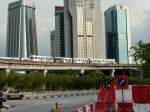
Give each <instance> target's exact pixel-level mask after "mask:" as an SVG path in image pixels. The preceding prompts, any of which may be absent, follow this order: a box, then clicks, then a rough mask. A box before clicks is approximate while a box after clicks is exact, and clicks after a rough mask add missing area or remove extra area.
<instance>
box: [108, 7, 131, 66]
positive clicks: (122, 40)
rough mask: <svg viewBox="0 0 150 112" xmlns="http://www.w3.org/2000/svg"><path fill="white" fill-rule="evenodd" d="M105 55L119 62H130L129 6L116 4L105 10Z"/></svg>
mask: <svg viewBox="0 0 150 112" xmlns="http://www.w3.org/2000/svg"><path fill="white" fill-rule="evenodd" d="M105 28H106V30H105V31H106V52H107V54H106V56H107V58H109V59H116V61H117V62H118V63H120V64H128V63H132V60H131V57H130V54H129V51H130V47H131V31H130V15H129V7H128V6H122V5H116V6H113V7H111V8H109V9H108V10H106V11H105Z"/></svg>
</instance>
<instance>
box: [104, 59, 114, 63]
mask: <svg viewBox="0 0 150 112" xmlns="http://www.w3.org/2000/svg"><path fill="white" fill-rule="evenodd" d="M104 62H105V64H116V60H115V59H104Z"/></svg>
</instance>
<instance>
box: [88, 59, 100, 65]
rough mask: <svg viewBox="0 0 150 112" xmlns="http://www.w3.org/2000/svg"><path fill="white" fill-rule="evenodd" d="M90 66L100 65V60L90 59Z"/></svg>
mask: <svg viewBox="0 0 150 112" xmlns="http://www.w3.org/2000/svg"><path fill="white" fill-rule="evenodd" d="M90 64H101V59H90Z"/></svg>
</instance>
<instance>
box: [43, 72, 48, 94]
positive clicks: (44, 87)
mask: <svg viewBox="0 0 150 112" xmlns="http://www.w3.org/2000/svg"><path fill="white" fill-rule="evenodd" d="M47 73H48V70H44V74H43V75H44V78H46V75H47ZM43 90H44V91H46V85H45V83H44V85H43Z"/></svg>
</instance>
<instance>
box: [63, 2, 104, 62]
mask: <svg viewBox="0 0 150 112" xmlns="http://www.w3.org/2000/svg"><path fill="white" fill-rule="evenodd" d="M64 18H65V19H64V22H65V55H66V57H74V58H91V59H95V58H96V59H99V58H105V51H104V39H103V34H102V17H101V6H100V0H64Z"/></svg>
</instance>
